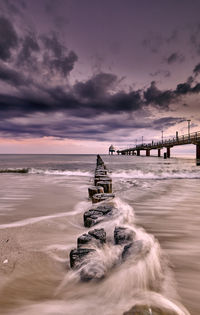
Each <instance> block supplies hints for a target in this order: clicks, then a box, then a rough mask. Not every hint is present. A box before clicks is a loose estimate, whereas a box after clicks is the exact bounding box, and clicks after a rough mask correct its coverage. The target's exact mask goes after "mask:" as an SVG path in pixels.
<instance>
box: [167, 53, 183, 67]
mask: <svg viewBox="0 0 200 315" xmlns="http://www.w3.org/2000/svg"><path fill="white" fill-rule="evenodd" d="M184 60H185V57H184V56H183V55H182V54H179V53H177V52H175V53H172V54H171V55H169V57H167V58H166V59H165V61H166V62H167V64H169V65H171V64H173V63H177V62H178V63H182V62H183V61H184Z"/></svg>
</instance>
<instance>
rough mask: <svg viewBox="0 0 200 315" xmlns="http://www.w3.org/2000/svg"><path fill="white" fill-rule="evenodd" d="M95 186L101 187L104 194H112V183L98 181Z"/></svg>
mask: <svg viewBox="0 0 200 315" xmlns="http://www.w3.org/2000/svg"><path fill="white" fill-rule="evenodd" d="M97 185H98V186H101V187H103V190H104V192H105V193H109V194H110V193H112V182H108V181H100V182H97Z"/></svg>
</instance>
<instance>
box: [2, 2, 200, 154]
mask: <svg viewBox="0 0 200 315" xmlns="http://www.w3.org/2000/svg"><path fill="white" fill-rule="evenodd" d="M199 12H200V1H199V0H193V1H189V0H187V1H186V0H168V1H160V0H101V1H99V0H34V1H32V0H17V1H16V0H0V153H50V154H51V153H54V154H56V153H58V154H60V153H69V154H73V153H81V154H82V153H94V154H96V153H107V152H108V147H109V146H110V144H113V145H114V146H115V147H116V148H117V149H118V148H125V147H127V146H128V147H129V146H132V145H134V144H135V143H136V142H137V143H138V144H139V143H140V142H141V141H142V137H143V139H144V140H143V141H144V142H146V143H148V142H151V141H152V140H154V141H156V140H160V139H161V135H162V130H163V134H164V138H165V139H167V138H169V137H173V136H175V133H176V131H178V132H179V135H181V134H187V132H188V129H187V128H188V123H187V120H188V119H190V120H191V132H196V131H199V130H200V110H199V106H200V105H199V104H200V98H199V96H200V17H199ZM193 149H194V148H193V147H192V146H190V147H188V148H185V149H183V148H182V150H183V151H184V150H186V151H187V152H193Z"/></svg>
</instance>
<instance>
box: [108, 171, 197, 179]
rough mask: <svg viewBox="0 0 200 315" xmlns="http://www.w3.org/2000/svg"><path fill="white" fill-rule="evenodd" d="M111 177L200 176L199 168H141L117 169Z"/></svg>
mask: <svg viewBox="0 0 200 315" xmlns="http://www.w3.org/2000/svg"><path fill="white" fill-rule="evenodd" d="M111 176H112V178H127V179H129V178H131V179H147V180H148V179H157V180H164V179H183V178H184V179H198V178H200V170H199V171H198V170H184V169H183V170H178V169H177V170H175V169H173V170H169V171H167V172H166V171H164V172H163V171H161V170H160V171H155V172H152V171H148V172H144V171H141V170H127V171H124V170H121V171H120V170H119V171H117V172H113V173H112V175H111Z"/></svg>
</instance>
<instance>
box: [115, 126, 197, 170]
mask: <svg viewBox="0 0 200 315" xmlns="http://www.w3.org/2000/svg"><path fill="white" fill-rule="evenodd" d="M186 144H194V145H196V164H197V165H200V131H198V132H193V133H190V134H186V135H182V136H177V137H174V138H171V139H168V140H164V141H159V142H154V141H152V142H151V143H142V144H139V145H136V146H133V147H131V148H127V149H123V150H117V153H118V154H122V155H137V156H140V151H146V156H150V152H151V150H158V157H160V156H161V149H164V148H166V153H165V154H164V157H166V158H170V156H171V151H170V149H171V148H172V147H175V146H178V145H186Z"/></svg>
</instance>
